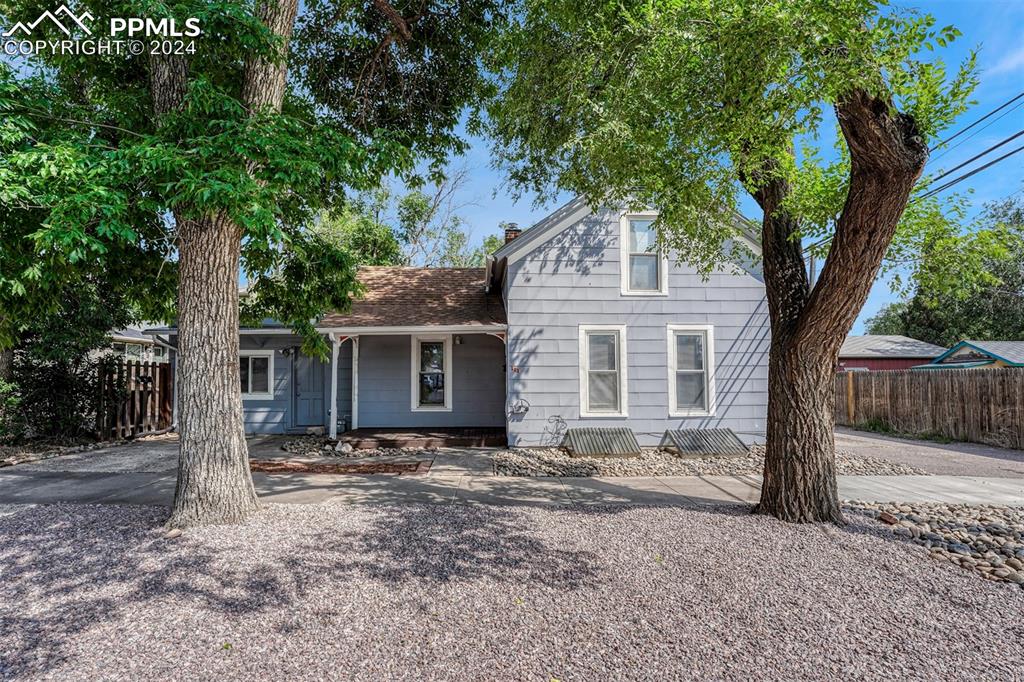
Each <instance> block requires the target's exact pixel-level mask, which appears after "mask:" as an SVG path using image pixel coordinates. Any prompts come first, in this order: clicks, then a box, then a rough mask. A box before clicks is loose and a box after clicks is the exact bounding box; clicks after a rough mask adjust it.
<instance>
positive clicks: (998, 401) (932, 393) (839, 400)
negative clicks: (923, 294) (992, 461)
mask: <svg viewBox="0 0 1024 682" xmlns="http://www.w3.org/2000/svg"><path fill="white" fill-rule="evenodd" d="M871 422H873V423H875V424H877V425H879V426H884V427H888V428H891V429H892V430H893V431H896V432H899V433H906V434H927V435H934V436H944V437H946V438H950V439H952V440H959V441H972V442H975V443H985V444H988V445H996V446H999V447H1004V448H1018V449H1024V369H1021V368H1017V369H1014V368H1006V369H942V370H902V371H894V372H893V371H885V372H840V373H839V374H837V375H836V424H841V425H844V426H857V425H863V424H867V423H871Z"/></svg>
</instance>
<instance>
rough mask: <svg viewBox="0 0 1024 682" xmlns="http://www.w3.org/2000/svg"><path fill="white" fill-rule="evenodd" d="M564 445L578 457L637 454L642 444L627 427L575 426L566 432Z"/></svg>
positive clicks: (570, 452)
mask: <svg viewBox="0 0 1024 682" xmlns="http://www.w3.org/2000/svg"><path fill="white" fill-rule="evenodd" d="M562 447H564V448H566V449H567V450H569V454H571V455H573V456H577V457H590V456H598V457H600V456H604V457H608V456H622V455H631V456H636V455H639V454H640V444H639V443H637V442H636V436H635V435H633V432H632V431H630V430H629V429H627V428H573V429H569V430H568V431H566V433H565V439H564V440H563V441H562Z"/></svg>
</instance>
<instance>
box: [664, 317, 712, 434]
mask: <svg viewBox="0 0 1024 682" xmlns="http://www.w3.org/2000/svg"><path fill="white" fill-rule="evenodd" d="M713 334H714V329H713V328H712V327H711V326H707V325H692V326H684V325H669V327H668V394H669V395H668V404H669V415H670V416H672V417H692V416H708V415H711V414H714V411H715V383H714V382H715V379H714V367H715V345H714V344H715V342H714V335H713Z"/></svg>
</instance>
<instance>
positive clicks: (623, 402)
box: [579, 324, 629, 419]
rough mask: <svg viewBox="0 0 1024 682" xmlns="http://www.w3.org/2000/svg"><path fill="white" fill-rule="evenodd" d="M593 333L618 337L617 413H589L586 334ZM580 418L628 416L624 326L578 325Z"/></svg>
mask: <svg viewBox="0 0 1024 682" xmlns="http://www.w3.org/2000/svg"><path fill="white" fill-rule="evenodd" d="M593 332H612V333H615V334H618V337H619V341H618V342H619V411H618V412H591V411H590V410H589V409H588V405H589V403H590V400H589V394H588V391H587V388H588V386H587V381H588V379H587V371H588V370H589V368H590V353H589V350H590V349H589V348H588V347H587V334H590V333H593ZM579 345H580V417H587V418H597V419H601V418H622V417H628V416H629V401H628V400H627V398H628V396H629V390H628V388H629V377H628V376H627V371H626V369H627V367H628V363H627V362H626V358H627V355H626V325H624V324H622V325H614V324H581V325H580V340H579Z"/></svg>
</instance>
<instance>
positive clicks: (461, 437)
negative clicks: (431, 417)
mask: <svg viewBox="0 0 1024 682" xmlns="http://www.w3.org/2000/svg"><path fill="white" fill-rule="evenodd" d="M338 440H339V441H341V442H342V443H348V444H349V445H351V446H352V447H353V448H355V449H357V450H373V449H375V448H474V447H476V448H480V447H494V448H503V447H507V446H508V436H507V435H506V433H505V429H502V428H487V427H481V428H437V429H423V430H415V429H375V428H364V429H355V430H353V431H346V432H345V433H343V434H341V435H339V436H338Z"/></svg>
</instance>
